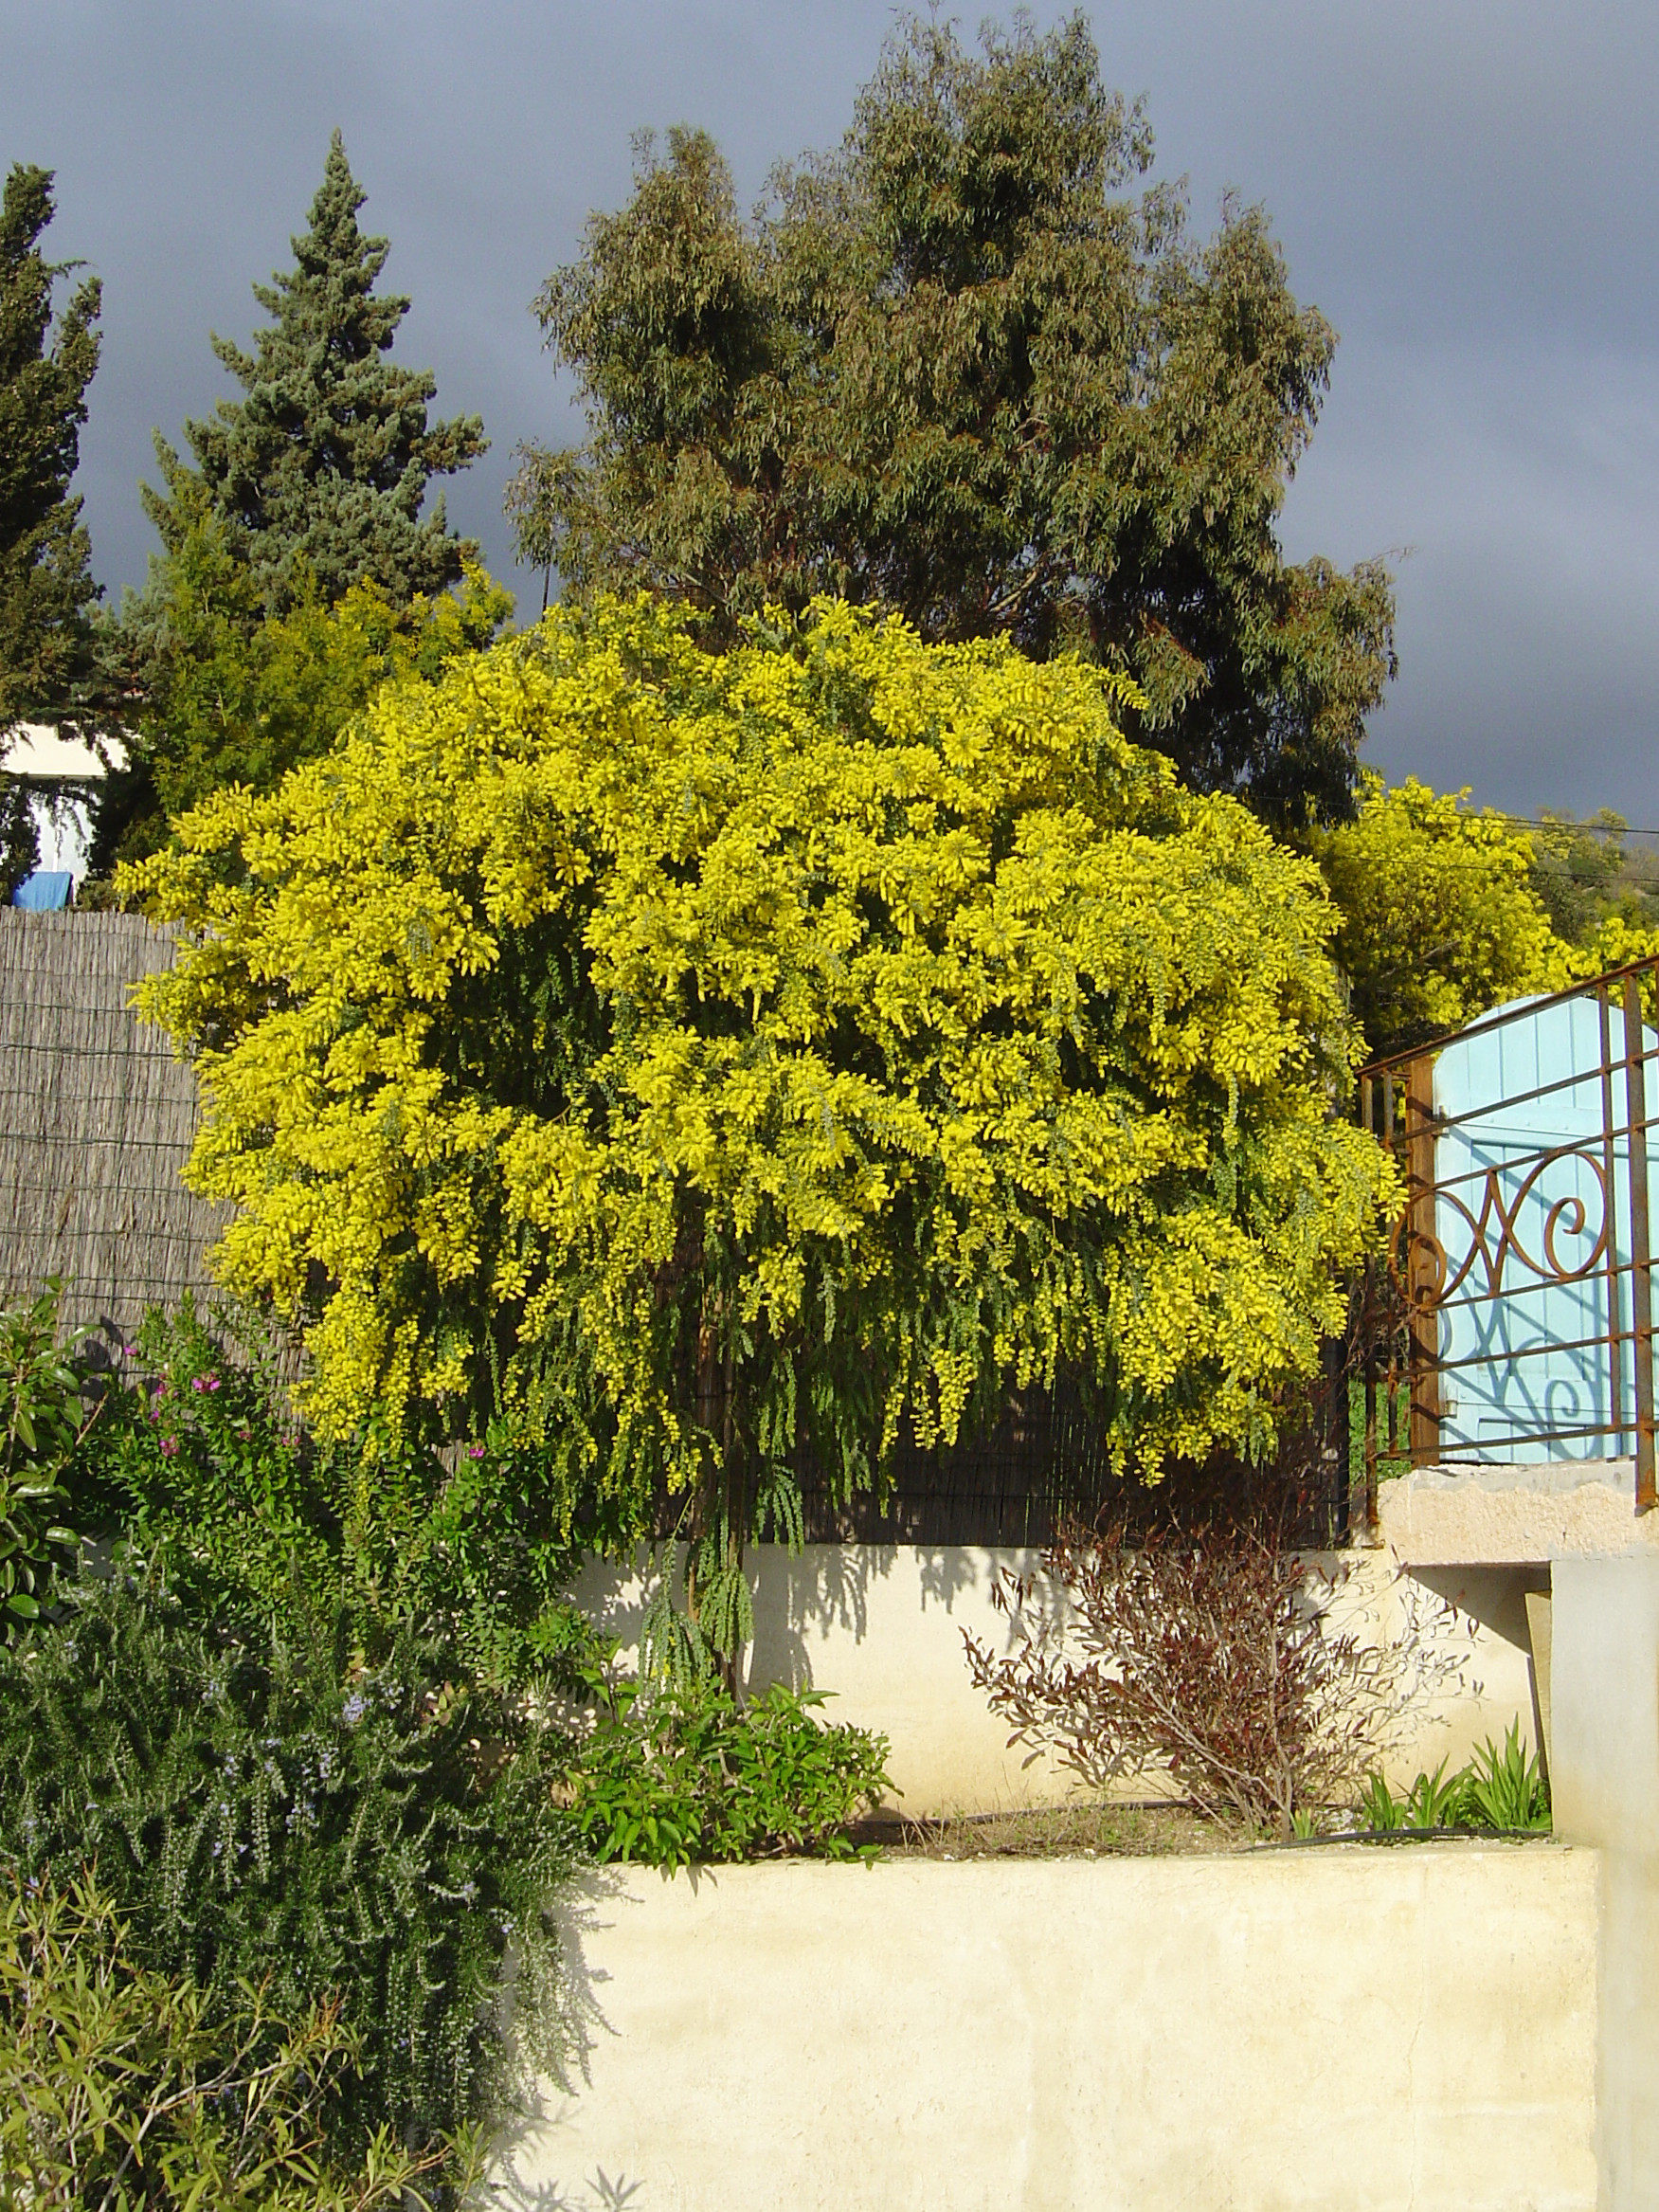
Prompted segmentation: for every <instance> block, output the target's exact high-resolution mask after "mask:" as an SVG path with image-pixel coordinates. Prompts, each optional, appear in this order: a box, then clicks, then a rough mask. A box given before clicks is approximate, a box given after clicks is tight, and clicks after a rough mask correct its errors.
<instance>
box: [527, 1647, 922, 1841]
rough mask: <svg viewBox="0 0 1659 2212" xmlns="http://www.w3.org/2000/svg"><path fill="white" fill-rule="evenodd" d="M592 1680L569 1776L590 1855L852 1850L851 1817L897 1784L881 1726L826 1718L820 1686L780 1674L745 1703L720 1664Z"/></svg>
mask: <svg viewBox="0 0 1659 2212" xmlns="http://www.w3.org/2000/svg"><path fill="white" fill-rule="evenodd" d="M596 1687H597V1688H598V1689H599V1691H600V1703H599V1714H598V1724H597V1726H596V1727H595V1729H594V1732H593V1734H592V1736H591V1737H590V1739H589V1740H588V1742H587V1743H586V1746H585V1747H584V1749H583V1750H582V1754H581V1759H580V1763H579V1765H578V1766H577V1768H575V1770H574V1771H573V1773H572V1775H571V1778H570V1789H571V1793H572V1798H573V1812H574V1818H575V1822H576V1824H577V1827H578V1830H579V1831H580V1833H581V1835H582V1836H583V1838H584V1840H586V1844H587V1847H588V1849H589V1850H590V1851H591V1852H592V1854H593V1856H594V1857H595V1858H599V1859H602V1860H603V1859H611V1858H623V1859H630V1858H631V1859H642V1860H644V1861H645V1862H646V1863H647V1864H649V1865H653V1866H668V1867H676V1866H686V1865H689V1864H691V1863H692V1862H693V1861H694V1860H696V1859H735V1858H764V1857H769V1856H774V1855H777V1854H780V1853H786V1852H814V1853H817V1854H818V1855H819V1856H820V1857H822V1858H850V1857H852V1856H853V1855H854V1851H855V1846H854V1844H853V1842H852V1840H850V1838H849V1837H848V1836H847V1833H846V1830H847V1827H848V1825H849V1823H850V1822H853V1821H854V1820H856V1819H857V1817H858V1815H859V1814H860V1813H861V1812H862V1811H865V1810H867V1809H868V1808H869V1807H870V1806H872V1805H873V1804H875V1800H876V1798H877V1797H878V1796H879V1794H880V1792H881V1791H882V1790H883V1789H884V1788H887V1787H890V1786H891V1784H890V1782H889V1778H888V1774H887V1767H886V1761H887V1752H888V1745H887V1738H886V1737H885V1736H881V1735H875V1734H872V1733H871V1732H869V1731H868V1730H866V1729H860V1728H845V1727H829V1726H826V1725H824V1724H823V1723H821V1722H820V1721H819V1720H818V1719H816V1718H815V1717H814V1714H815V1709H816V1708H817V1707H819V1706H820V1705H822V1704H823V1702H824V1699H823V1696H822V1694H821V1693H820V1692H818V1691H814V1690H805V1691H791V1690H788V1689H786V1688H784V1685H783V1684H782V1683H778V1684H774V1685H773V1687H772V1688H770V1689H769V1690H767V1691H766V1692H765V1693H764V1695H761V1696H758V1697H755V1698H753V1699H751V1700H750V1702H749V1703H748V1705H747V1706H744V1707H742V1708H741V1709H740V1708H739V1707H738V1706H737V1705H735V1704H734V1703H733V1702H732V1700H731V1698H730V1695H728V1693H727V1691H726V1690H725V1689H724V1688H723V1686H722V1685H721V1684H720V1683H719V1682H718V1681H717V1680H716V1679H714V1678H713V1677H694V1678H693V1679H691V1680H687V1681H680V1682H674V1683H666V1684H663V1685H660V1686H654V1687H651V1688H649V1689H641V1687H640V1684H638V1683H636V1682H619V1681H616V1680H615V1679H614V1678H612V1677H609V1676H608V1674H607V1675H606V1676H605V1677H604V1678H603V1679H602V1680H597V1681H596Z"/></svg>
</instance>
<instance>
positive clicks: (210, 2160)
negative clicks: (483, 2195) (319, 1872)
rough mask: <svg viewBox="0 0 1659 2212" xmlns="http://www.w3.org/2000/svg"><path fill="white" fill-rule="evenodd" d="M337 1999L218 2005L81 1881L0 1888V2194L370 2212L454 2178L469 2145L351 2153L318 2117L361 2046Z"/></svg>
mask: <svg viewBox="0 0 1659 2212" xmlns="http://www.w3.org/2000/svg"><path fill="white" fill-rule="evenodd" d="M357 2048H358V2042H357V2038H356V2037H355V2036H354V2035H353V2034H352V2031H351V2030H350V2029H349V2028H348V2027H347V2026H346V2024H345V2023H344V2022H343V2021H342V2020H341V2019H340V2017H339V2012H338V2009H337V2007H335V2006H333V2005H328V2004H314V2005H311V2006H309V2007H307V2008H306V2009H305V2010H303V2011H302V2012H300V2013H298V2014H297V2015H295V2016H294V2017H292V2018H285V2017H283V2016H282V2015H280V2013H278V2012H275V2011H273V2010H272V2008H271V2006H270V2005H269V2003H268V2002H267V2000H266V1998H265V1996H264V1994H263V1993H262V1992H261V1991H259V1990H256V1989H251V1988H248V1987H246V1986H245V1985H244V1986H243V1987H240V1988H237V1989H234V1990H231V1991H229V1992H225V1993H222V1995H221V1998H220V2000H219V2002H217V2003H215V2002H213V2001H210V2000H209V1998H208V1997H207V1994H206V1993H205V1992H203V1991H202V1990H200V1989H198V1988H197V1987H196V1986H195V1985H194V1984H193V1983H191V1982H189V1981H188V1980H187V1981H174V1980H170V1979H169V1978H168V1977H167V1976H165V1975H162V1974H158V1973H155V1972H154V1971H153V1970H152V1969H150V1968H148V1967H143V1966H140V1965H139V1964H137V1963H136V1961H135V1957H134V1955H133V1950H132V1946H131V1941H130V1938H129V1934H128V1931H127V1930H126V1928H125V1927H124V1926H123V1924H122V1922H121V1920H120V1918H119V1916H118V1914H117V1912H116V1910H115V1907H114V1906H113V1904H112V1903H111V1902H110V1899H109V1897H108V1896H107V1895H105V1894H104V1893H103V1892H102V1890H100V1889H99V1886H98V1884H97V1882H96V1880H95V1879H92V1878H89V1877H81V1878H77V1879H75V1880H72V1881H70V1882H68V1883H67V1884H64V1885H59V1884H56V1883H45V1884H30V1883H25V1882H23V1881H21V1880H19V1879H18V1878H17V1877H15V1876H13V1877H10V1878H9V1879H8V1880H7V1881H5V1882H4V1884H0V2203H4V2204H7V2205H12V2204H27V2205H28V2206H30V2207H32V2208H33V2212H80V2208H81V2207H98V2208H99V2212H129V2208H131V2212H136V2208H137V2207H139V2206H143V2207H145V2208H146V2212H187V2208H194V2207H207V2206H211V2207H212V2208H213V2212H256V2208H257V2212H370V2208H371V2207H373V2206H376V2205H384V2206H388V2207H391V2206H406V2205H409V2204H418V2205H424V2204H426V2203H428V2202H429V2198H428V2195H427V2194H426V2191H427V2190H428V2189H429V2188H430V2187H431V2186H432V2185H434V2184H444V2185H448V2186H450V2187H451V2188H455V2187H457V2186H460V2187H464V2186H465V2185H466V2184H467V2183H468V2182H469V2181H470V2179H471V2178H472V2176H473V2174H474V2173H475V2172H476V2170H477V2159H476V2155H475V2154H474V2153H473V2151H472V2149H471V2147H470V2146H468V2145H453V2144H447V2143H438V2144H434V2145H432V2146H430V2147H428V2148H427V2149H423V2150H419V2151H411V2150H407V2149H404V2148H403V2147H402V2146H400V2145H399V2144H398V2143H397V2142H396V2141H395V2139H394V2138H393V2136H392V2134H391V2131H390V2130H389V2129H388V2128H386V2127H385V2126H382V2127H380V2128H377V2129H376V2130H374V2132H373V2133H372V2135H371V2136H370V2140H369V2142H368V2144H367V2145H366V2147H365V2148H364V2149H363V2152H362V2155H361V2157H360V2158H357V2159H354V2160H352V2162H351V2163H350V2165H347V2164H344V2163H342V2162H340V2161H339V2160H337V2159H335V2158H333V2157H331V2156H330V2154H329V2152H328V2149H327V2147H326V2144H325V2142H324V2139H323V2125H322V2124H323V2120H324V2117H325V2114H326V2112H327V2110H328V2108H329V2106H330V2104H331V2102H332V2101H333V2100H334V2097H335V2096H336V2094H337V2093H338V2089H339V2086H340V2084H341V2083H342V2081H344V2080H346V2079H348V2078H349V2077H350V2076H351V2075H352V2071H353V2068H354V2065H355V2061H356V2056H357Z"/></svg>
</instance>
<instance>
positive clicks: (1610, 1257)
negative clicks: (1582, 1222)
mask: <svg viewBox="0 0 1659 2212" xmlns="http://www.w3.org/2000/svg"><path fill="white" fill-rule="evenodd" d="M1596 1010H1597V1013H1598V1014H1599V1017H1600V1024H1601V1173H1602V1190H1601V1203H1602V1206H1603V1209H1604V1211H1603V1217H1602V1218H1603V1223H1604V1225H1605V1227H1606V1230H1607V1387H1608V1401H1607V1420H1608V1426H1609V1427H1610V1429H1611V1430H1612V1431H1613V1450H1614V1458H1615V1459H1616V1458H1617V1457H1618V1455H1619V1454H1620V1453H1621V1452H1622V1451H1623V1450H1624V1448H1625V1384H1624V1361H1623V1358H1622V1356H1621V1354H1622V1352H1623V1351H1624V1330H1623V1327H1622V1325H1621V1324H1622V1315H1621V1308H1622V1304H1623V1301H1622V1299H1621V1298H1620V1296H1619V1288H1618V1154H1617V1147H1616V1144H1615V1142H1614V1130H1615V1129H1616V1127H1617V1126H1618V1125H1617V1123H1616V1121H1615V1120H1614V1105H1613V1010H1612V1007H1611V1006H1610V1005H1609V1003H1608V996H1607V986H1606V984H1605V983H1603V984H1598V985H1597V987H1596Z"/></svg>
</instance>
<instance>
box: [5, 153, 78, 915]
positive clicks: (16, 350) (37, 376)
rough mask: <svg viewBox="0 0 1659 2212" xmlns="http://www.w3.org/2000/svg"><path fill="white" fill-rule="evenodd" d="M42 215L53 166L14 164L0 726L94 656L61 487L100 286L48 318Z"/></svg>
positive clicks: (36, 704) (50, 704)
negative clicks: (55, 316) (46, 167)
mask: <svg viewBox="0 0 1659 2212" xmlns="http://www.w3.org/2000/svg"><path fill="white" fill-rule="evenodd" d="M51 219H52V172H51V171H50V170H46V169H37V168H34V167H32V166H29V165H27V164H25V163H23V162H19V163H17V164H15V165H14V166H13V168H12V170H11V172H10V173H9V175H8V177H7V179H6V188H5V193H4V198H3V200H0V731H4V730H6V729H8V728H9V727H10V725H11V724H12V723H13V722H14V721H17V720H20V719H21V718H22V717H23V716H26V715H45V714H52V713H61V712H63V710H64V709H65V708H67V707H70V706H72V705H73V704H74V703H75V701H76V698H78V696H79V694H80V693H81V690H82V689H83V688H84V686H85V684H86V682H87V680H88V678H89V675H90V672H91V664H92V635H91V625H90V620H89V615H90V609H91V607H92V605H93V602H94V601H95V600H96V599H97V597H98V587H97V585H96V584H95V583H94V582H93V580H92V574H91V570H90V566H89V563H90V560H91V546H90V543H89V540H88V538H87V535H86V530H85V527H84V525H83V524H82V522H81V501H80V500H79V499H76V498H73V497H72V496H71V494H70V491H69V484H70V480H71V479H72V478H73V476H74V474H75V465H76V462H77V459H78V457H79V453H80V439H81V425H82V424H83V423H84V422H85V420H86V388H87V386H88V385H89V384H90V383H91V382H92V377H93V372H94V371H95V370H96V369H97V367H98V350H99V334H98V327H97V325H98V316H99V300H100V289H101V288H100V286H99V281H98V279H97V278H96V277H89V278H87V279H85V280H84V281H82V282H81V284H79V285H78V286H77V287H76V289H75V291H74V293H73V295H72V296H71V298H70V299H69V302H68V305H67V306H66V307H65V308H64V310H63V313H62V315H60V316H59V317H58V318H57V321H56V324H55V325H54V322H53V317H52V293H53V289H54V287H55V285H56V282H57V280H58V279H59V278H60V277H62V276H64V275H66V274H67V273H68V271H69V270H70V269H72V268H73V267H74V266H75V264H74V263H52V262H48V261H47V260H46V259H45V255H44V254H43V253H42V251H41V248H40V238H41V233H42V232H43V231H44V230H45V227H46V226H47V224H48V223H49V222H50V221H51ZM14 864H15V863H14V862H12V861H8V862H7V867H8V872H9V871H10V868H11V867H12V866H14ZM25 872H26V873H27V871H25Z"/></svg>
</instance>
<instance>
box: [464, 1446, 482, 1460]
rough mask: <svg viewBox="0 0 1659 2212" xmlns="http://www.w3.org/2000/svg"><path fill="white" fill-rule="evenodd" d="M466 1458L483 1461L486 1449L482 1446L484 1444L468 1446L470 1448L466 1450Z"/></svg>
mask: <svg viewBox="0 0 1659 2212" xmlns="http://www.w3.org/2000/svg"><path fill="white" fill-rule="evenodd" d="M466 1456H467V1458H468V1459H469V1460H481V1459H482V1458H483V1456H484V1447H483V1445H482V1444H468V1446H467V1448H466Z"/></svg>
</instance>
